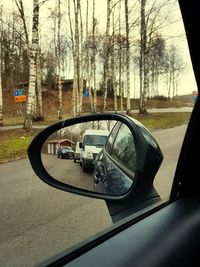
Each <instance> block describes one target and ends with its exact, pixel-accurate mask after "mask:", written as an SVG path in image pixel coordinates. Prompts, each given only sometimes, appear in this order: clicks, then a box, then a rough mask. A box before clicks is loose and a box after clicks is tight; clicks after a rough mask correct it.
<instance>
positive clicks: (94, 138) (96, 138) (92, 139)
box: [85, 135, 108, 147]
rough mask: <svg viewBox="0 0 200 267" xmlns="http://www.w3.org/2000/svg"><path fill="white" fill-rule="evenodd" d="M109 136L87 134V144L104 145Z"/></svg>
mask: <svg viewBox="0 0 200 267" xmlns="http://www.w3.org/2000/svg"><path fill="white" fill-rule="evenodd" d="M107 138H108V136H105V135H86V136H85V145H88V146H100V147H103V146H104V145H105V143H106V140H107Z"/></svg>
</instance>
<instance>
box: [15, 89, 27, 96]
mask: <svg viewBox="0 0 200 267" xmlns="http://www.w3.org/2000/svg"><path fill="white" fill-rule="evenodd" d="M22 95H25V94H24V89H15V90H14V96H22Z"/></svg>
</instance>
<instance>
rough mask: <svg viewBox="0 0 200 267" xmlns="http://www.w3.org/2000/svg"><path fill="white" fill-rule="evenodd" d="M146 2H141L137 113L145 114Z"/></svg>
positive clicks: (144, 0)
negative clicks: (138, 100) (138, 104)
mask: <svg viewBox="0 0 200 267" xmlns="http://www.w3.org/2000/svg"><path fill="white" fill-rule="evenodd" d="M145 5H146V0H141V29H140V35H141V44H140V45H141V47H140V106H139V112H140V113H142V114H145V113H147V110H146V104H147V93H148V87H149V84H148V81H149V79H148V51H147V25H146V21H145Z"/></svg>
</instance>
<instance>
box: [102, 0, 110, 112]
mask: <svg viewBox="0 0 200 267" xmlns="http://www.w3.org/2000/svg"><path fill="white" fill-rule="evenodd" d="M110 17H111V0H107V21H106V40H105V62H104V95H103V111H105V109H106V99H107V94H108V81H109V78H110V51H109V50H110V47H109V46H110V44H109V42H110Z"/></svg>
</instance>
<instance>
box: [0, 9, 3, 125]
mask: <svg viewBox="0 0 200 267" xmlns="http://www.w3.org/2000/svg"><path fill="white" fill-rule="evenodd" d="M0 18H1V19H2V7H0ZM2 31H3V27H2V24H1V27H0V126H3V95H2V78H1V75H2V69H1V66H2V64H1V63H2V62H1V58H2V55H1V49H2V48H1V42H2V41H1V40H2Z"/></svg>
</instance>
